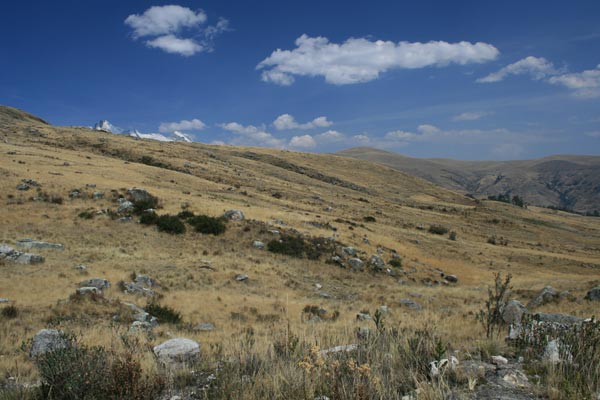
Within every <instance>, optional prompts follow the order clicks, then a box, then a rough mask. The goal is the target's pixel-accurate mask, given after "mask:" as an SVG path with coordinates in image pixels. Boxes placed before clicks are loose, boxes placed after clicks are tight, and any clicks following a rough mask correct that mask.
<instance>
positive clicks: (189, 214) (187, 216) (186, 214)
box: [177, 210, 194, 220]
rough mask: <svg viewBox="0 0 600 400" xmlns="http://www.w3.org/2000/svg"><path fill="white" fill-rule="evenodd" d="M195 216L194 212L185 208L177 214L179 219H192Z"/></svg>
mask: <svg viewBox="0 0 600 400" xmlns="http://www.w3.org/2000/svg"><path fill="white" fill-rule="evenodd" d="M193 216H194V213H193V212H191V211H188V210H184V211H181V212H179V214H177V218H179V219H183V220H187V219H190V218H192V217H193Z"/></svg>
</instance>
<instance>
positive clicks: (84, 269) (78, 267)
mask: <svg viewBox="0 0 600 400" xmlns="http://www.w3.org/2000/svg"><path fill="white" fill-rule="evenodd" d="M73 268H74V269H76V270H78V271H80V272H85V271H86V270H87V267H86V266H85V265H83V264H79V265H76V266H75V267H73Z"/></svg>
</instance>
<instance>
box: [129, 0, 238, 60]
mask: <svg viewBox="0 0 600 400" xmlns="http://www.w3.org/2000/svg"><path fill="white" fill-rule="evenodd" d="M206 20H207V16H206V13H204V11H202V10H198V11H194V10H191V9H189V8H187V7H182V6H178V5H166V6H154V7H150V8H148V9H147V10H146V11H144V12H143V13H142V14H131V15H130V16H128V17H127V18H126V19H125V25H127V26H129V27H130V28H131V29H132V30H133V32H132V36H133V38H134V39H139V38H143V37H145V38H148V39H147V40H146V41H145V44H146V46H148V47H152V48H158V49H161V50H163V51H165V52H167V53H171V54H179V55H182V56H186V57H189V56H192V55H194V54H196V53H201V52H209V51H212V50H213V41H214V39H215V38H216V37H217V36H218V35H220V34H221V33H223V32H225V31H227V30H229V21H227V20H226V19H224V18H219V20H218V22H217V24H216V25H214V26H208V27H206V28H204V27H203V25H204V23H205V22H206ZM184 36H187V37H184ZM150 38H152V39H150Z"/></svg>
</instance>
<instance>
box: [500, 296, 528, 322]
mask: <svg viewBox="0 0 600 400" xmlns="http://www.w3.org/2000/svg"><path fill="white" fill-rule="evenodd" d="M526 312H527V308H526V307H525V306H524V305H523V303H521V302H520V301H518V300H509V301H508V302H507V303H506V306H505V307H504V312H503V313H502V319H503V320H504V322H505V323H507V324H508V325H516V324H519V325H520V324H521V319H522V318H523V314H525V313H526Z"/></svg>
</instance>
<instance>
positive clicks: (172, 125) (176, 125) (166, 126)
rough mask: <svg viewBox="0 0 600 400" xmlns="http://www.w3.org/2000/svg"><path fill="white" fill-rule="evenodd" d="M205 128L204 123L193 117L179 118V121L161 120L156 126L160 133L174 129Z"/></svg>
mask: <svg viewBox="0 0 600 400" xmlns="http://www.w3.org/2000/svg"><path fill="white" fill-rule="evenodd" d="M204 128H206V124H205V123H204V122H202V121H201V120H199V119H197V118H194V119H192V120H186V119H184V120H181V121H179V122H163V123H162V124H160V126H159V127H158V131H159V132H161V133H171V132H175V131H200V130H202V129H204Z"/></svg>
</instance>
